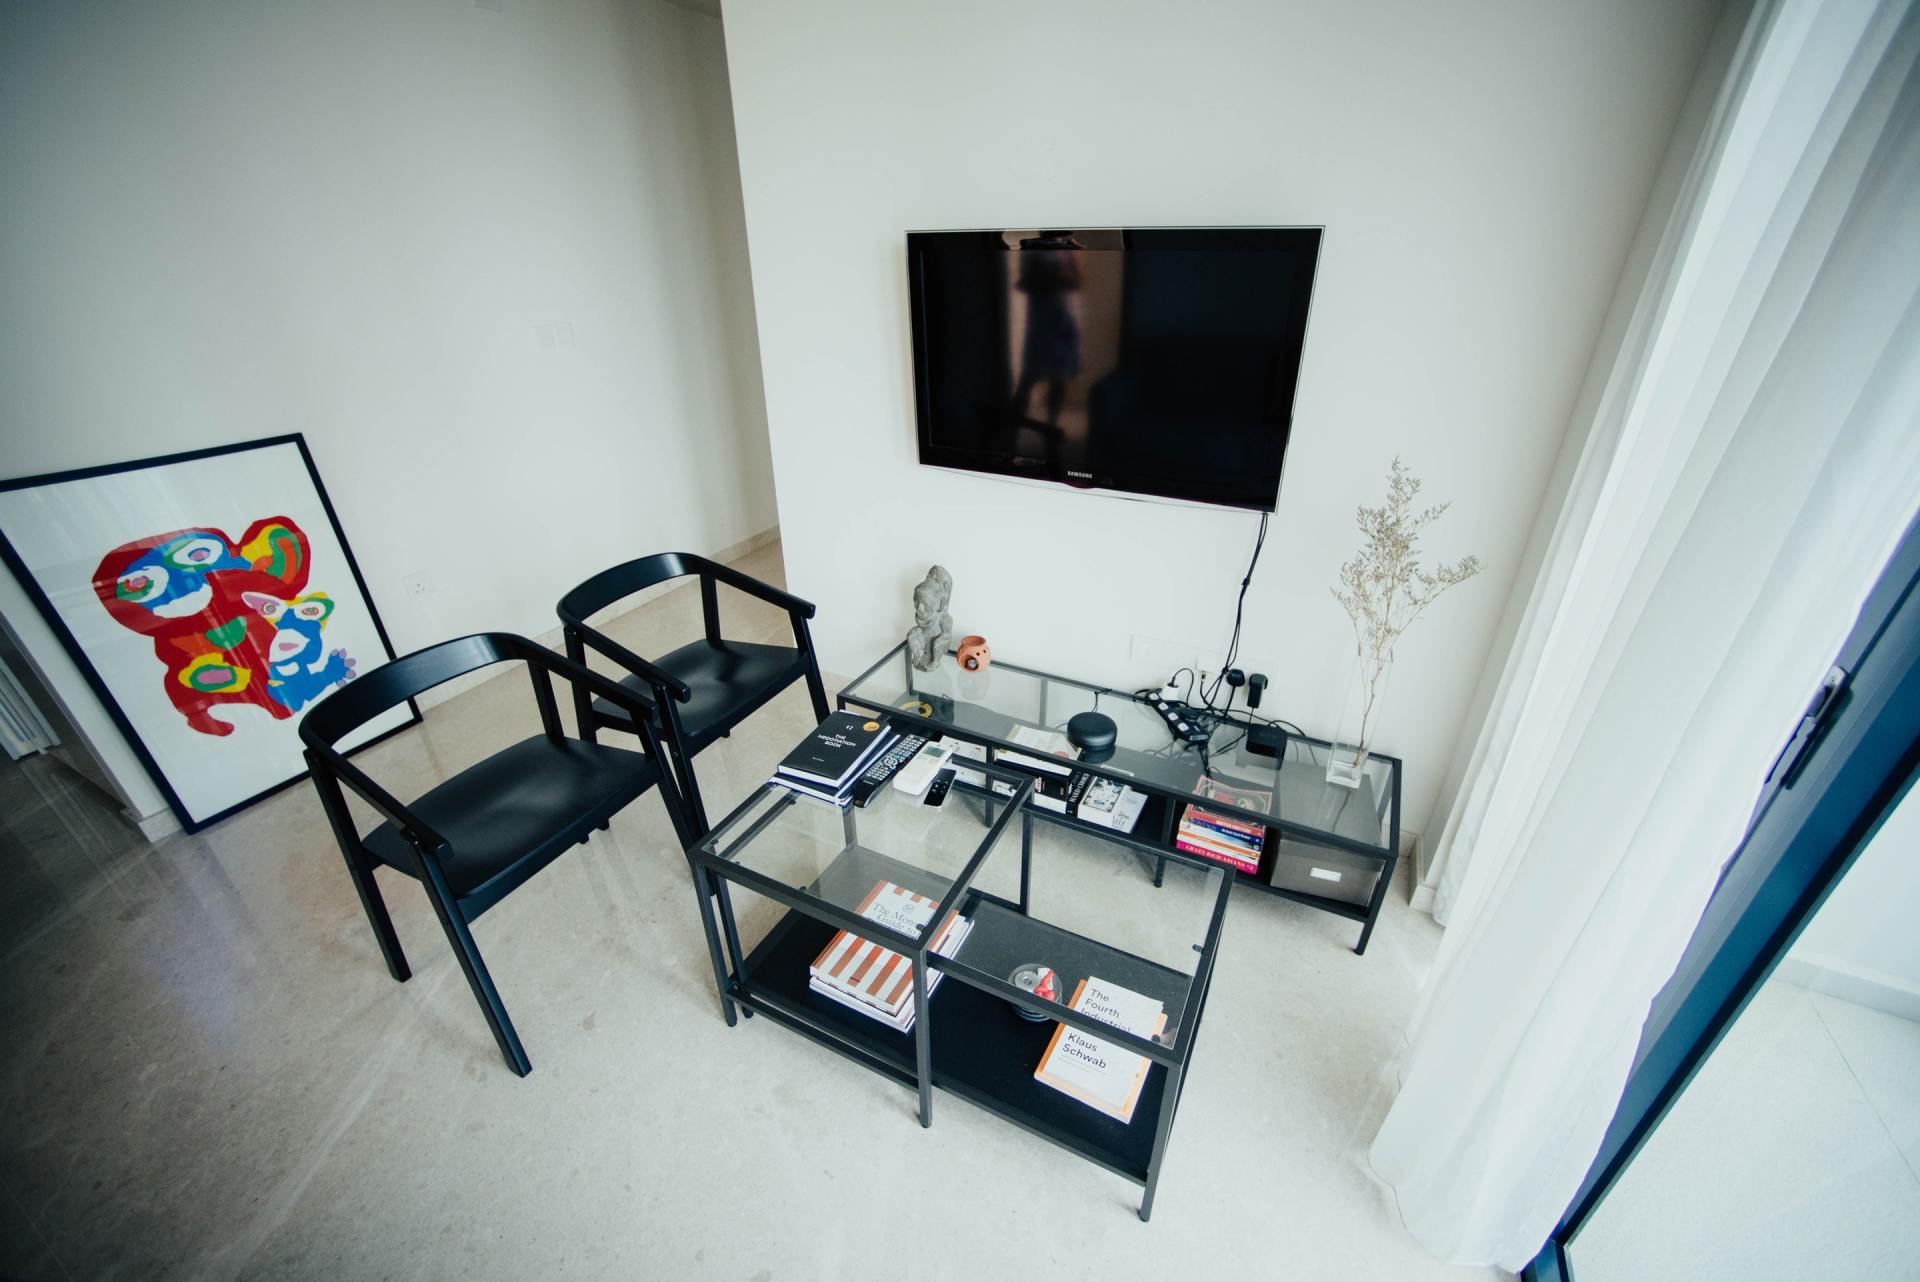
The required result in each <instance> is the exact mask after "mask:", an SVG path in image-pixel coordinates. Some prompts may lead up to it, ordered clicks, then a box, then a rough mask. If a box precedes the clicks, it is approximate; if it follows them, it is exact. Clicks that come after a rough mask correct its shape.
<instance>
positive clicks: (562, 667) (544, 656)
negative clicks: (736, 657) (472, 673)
mask: <svg viewBox="0 0 1920 1282" xmlns="http://www.w3.org/2000/svg"><path fill="white" fill-rule="evenodd" d="M580 630H581V632H583V633H586V634H588V635H593V631H592V629H591V628H582V629H580ZM583 639H584V638H583ZM526 644H527V649H526V651H525V653H523V654H521V655H520V658H522V659H524V660H525V661H526V662H528V663H531V664H532V665H533V666H534V667H536V668H542V669H544V670H546V671H548V672H551V673H553V674H554V675H555V676H558V677H562V678H565V679H566V680H568V681H571V682H573V684H575V685H579V686H585V687H586V688H587V689H589V690H591V691H593V692H594V693H595V694H597V695H599V696H600V697H602V698H604V699H611V700H613V702H615V703H617V704H619V705H620V706H621V707H623V708H625V709H626V710H627V711H629V712H631V713H633V714H634V716H635V717H637V718H639V719H640V720H641V721H645V722H652V721H654V720H655V719H656V718H657V717H658V715H659V714H658V711H657V710H656V709H655V707H654V703H653V700H652V699H649V698H648V697H647V696H646V695H644V694H641V693H640V692H639V691H638V690H634V689H630V688H629V687H627V686H623V685H621V684H620V683H619V682H618V681H611V680H609V679H607V678H606V677H603V676H601V675H600V674H599V673H598V672H595V671H594V670H593V669H592V668H589V667H588V666H587V665H586V664H584V663H575V662H574V661H573V660H572V659H569V658H567V657H566V656H565V655H559V654H555V653H554V652H553V651H551V650H549V649H547V648H546V647H545V646H539V645H535V644H533V643H532V642H531V641H529V642H527V643H526ZM607 644H608V645H610V646H613V648H614V649H616V650H619V649H620V647H619V646H618V645H614V643H613V642H611V641H608V642H607ZM598 648H599V647H597V646H596V647H595V649H598ZM622 653H624V651H622ZM607 657H608V658H610V659H614V660H615V661H616V662H624V661H623V660H620V658H619V656H618V655H608V656H607ZM635 657H636V659H637V660H638V661H639V662H641V663H646V660H644V659H638V656H635ZM646 666H648V667H650V668H651V667H652V666H653V665H652V664H646ZM655 671H658V669H655ZM640 675H642V676H645V675H646V674H645V673H641V674H640ZM661 675H662V676H666V674H665V673H661ZM668 679H669V680H671V679H672V678H668ZM674 684H676V685H680V688H681V689H683V690H685V689H686V686H684V685H681V683H679V682H675V683H674ZM687 693H688V695H689V696H690V695H691V694H692V693H693V692H692V691H690V690H689V691H688V692H687Z"/></svg>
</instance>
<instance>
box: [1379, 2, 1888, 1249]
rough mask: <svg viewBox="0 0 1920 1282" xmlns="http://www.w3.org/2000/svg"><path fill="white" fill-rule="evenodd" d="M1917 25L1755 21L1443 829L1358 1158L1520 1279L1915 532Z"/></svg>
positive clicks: (1862, 20)
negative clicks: (1387, 1089) (1415, 1007)
mask: <svg viewBox="0 0 1920 1282" xmlns="http://www.w3.org/2000/svg"><path fill="white" fill-rule="evenodd" d="M1917 59H1920V22H1917V21H1916V15H1915V13H1914V12H1913V11H1912V6H1910V5H1909V4H1908V3H1904V2H1903V3H1898V4H1894V3H1882V4H1878V5H1875V4H1872V3H1831V2H1830V3H1824V4H1823V3H1819V0H1777V2H1775V3H1770V4H1762V5H1761V6H1760V7H1759V8H1758V9H1757V10H1756V11H1755V12H1754V13H1753V14H1752V15H1751V16H1750V18H1749V19H1748V22H1747V25H1746V28H1745V30H1744V31H1743V33H1742V34H1741V36H1740V43H1739V47H1738V48H1737V50H1736V51H1735V53H1734V55H1733V60H1732V66H1731V69H1730V72H1729V74H1728V76H1727V80H1726V83H1725V85H1724V87H1723V88H1722V89H1721V91H1720V93H1719V96H1718V98H1717V99H1716V101H1715V103H1714V106H1713V110H1712V114H1711V117H1710V119H1709V121H1708V123H1707V126H1706V128H1705V130H1704V133H1703V136H1702V138H1701V140H1700V142H1699V144H1698V148H1697V153H1696V154H1695V156H1694V157H1693V159H1692V162H1691V164H1690V165H1689V167H1688V170H1687V173H1686V177H1685V180H1684V181H1683V183H1682V184H1681V189H1680V193H1679V199H1678V201H1677V203H1676V207H1675V209H1674V212H1673V214H1672V216H1671V219H1670V220H1669V222H1668V225H1667V228H1666V230H1665V233H1664V235H1663V236H1662V237H1661V241H1660V244H1659V247H1658V249H1657V250H1656V252H1655V254H1654V255H1653V259H1652V262H1651V267H1650V270H1649V272H1648V279H1647V283H1646V286H1645V289H1644V291H1643V295H1642V297H1641V299H1640V300H1639V303H1638V305H1637V306H1636V308H1635V310H1634V314H1633V317H1632V320H1631V322H1630V323H1629V325H1628V328H1627V331H1626V334H1625V337H1624V340H1623V342H1622V344H1621V349H1620V354H1619V358H1618V362H1617V366H1616V368H1615V370H1614V371H1613V373H1612V375H1611V376H1610V378H1609V380H1608V382H1607V385H1606V389H1605V392H1604V394H1603V395H1602V396H1601V397H1600V399H1599V404H1598V407H1597V411H1596V415H1595V420H1594V422H1593V425H1592V427H1591V430H1590V431H1589V433H1588V434H1587V436H1586V439H1585V443H1584V446H1583V453H1582V455H1581V457H1580V461H1579V463H1578V465H1577V468H1576V470H1575V472H1574V475H1573V479H1572V483H1571V487H1570V489H1569V492H1568V496H1567V500H1566V503H1565V506H1564V509H1563V511H1562V513H1561V515H1560V518H1559V521H1558V524H1557V526H1556V528H1555V530H1554V534H1553V537H1552V542H1551V544H1550V546H1549V547H1548V549H1547V552H1546V555H1545V558H1544V561H1543V563H1542V566H1541V569H1540V572H1539V575H1538V578H1537V580H1536V583H1535V586H1534V592H1533V596H1532V599H1531V601H1530V604H1529V606H1528V609H1527V613H1526V615H1525V617H1524V619H1523V622H1522V625H1521V627H1520V630H1519V633H1518V634H1517V637H1516V640H1515V643H1514V647H1513V651H1512V656H1511V658H1510V659H1509V660H1508V663H1507V667H1506V670H1505V672H1504V674H1503V677H1502V680H1501V685H1500V688H1499V690H1498V692H1497V693H1496V696H1495V698H1494V701H1493V706H1492V710H1491V712H1490V715H1489V718H1488V722H1487V728H1486V730H1485V731H1484V732H1483V735H1482V737H1481V741H1480V743H1479V745H1478V746H1477V747H1476V750H1475V754H1474V761H1473V764H1472V766H1471V768H1470V773H1469V777H1468V778H1467V780H1466V782H1465V784H1464V786H1463V788H1462V790H1461V793H1460V796H1459V799H1458V801H1457V803H1456V805H1455V808H1454V810H1453V812H1452V814H1451V816H1450V818H1449V820H1448V822H1447V824H1446V826H1445V829H1444V830H1443V842H1442V846H1443V853H1445V854H1446V855H1447V859H1446V864H1445V870H1444V873H1443V876H1442V879H1441V890H1442V899H1443V902H1444V903H1445V904H1446V905H1447V907H1448V909H1449V923H1448V931H1447V936H1446V939H1445V941H1444V943H1443V946H1442V949H1441V953H1440V957H1439V959H1438V962H1437V964H1436V967H1435V972H1434V975H1433V978H1432V980H1431V981H1430V983H1429V985H1428V988H1427V991H1426V994H1425V997H1424V999H1423V1005H1422V1009H1421V1013H1420V1015H1419V1016H1418V1017H1417V1018H1416V1020H1415V1023H1414V1027H1413V1029H1412V1030H1411V1032H1410V1037H1411V1045H1410V1049H1409V1052H1408V1055H1407V1059H1406V1062H1405V1064H1404V1066H1403V1079H1402V1084H1401V1088H1400V1091H1399V1094H1398V1095H1397V1096H1396V1098H1395V1100H1394V1103H1393V1106H1392V1109H1391V1111H1390V1112H1389V1114H1388V1116H1387V1118H1386V1121H1385V1123H1384V1124H1383V1126H1382V1127H1381V1130H1380V1132H1379V1135H1378V1136H1377V1137H1376V1139H1375V1141H1374V1145H1373V1149H1372V1161H1373V1166H1374V1169H1375V1170H1376V1172H1378V1173H1379V1174H1380V1175H1381V1177H1382V1178H1384V1179H1385V1180H1387V1181H1388V1182H1389V1183H1391V1184H1392V1185H1393V1186H1394V1188H1395V1191H1396V1193H1397V1194H1398V1197H1399V1200H1400V1209H1401V1213H1402V1215H1403V1216H1404V1217H1405V1219H1406V1222H1407V1225H1408V1227H1409V1228H1410V1229H1411V1230H1412V1231H1413V1233H1414V1234H1415V1236H1416V1237H1418V1238H1419V1239H1420V1240H1421V1241H1422V1242H1423V1243H1424V1244H1425V1245H1426V1246H1427V1247H1428V1248H1429V1249H1430V1250H1431V1251H1433V1252H1434V1253H1435V1254H1437V1255H1440V1256H1442V1257H1444V1258H1447V1259H1451V1260H1455V1261H1459V1262H1461V1263H1497V1264H1500V1265H1503V1266H1505V1267H1508V1268H1518V1267H1520V1266H1521V1265H1522V1264H1524V1263H1525V1262H1526V1261H1527V1260H1528V1259H1529V1258H1531V1256H1532V1255H1533V1254H1534V1252H1535V1251H1536V1249H1537V1248H1538V1247H1539V1246H1540V1244H1541V1243H1542V1242H1543V1241H1544V1240H1545V1238H1546V1236H1547V1234H1548V1233H1549V1232H1550V1231H1551V1229H1552V1227H1553V1224H1554V1222H1555V1221H1556V1219H1557V1218H1558V1216H1559V1214H1560V1212H1561V1211H1562V1210H1563V1209H1564V1207H1565V1206H1566V1203H1567V1202H1568V1200H1569V1199H1570V1198H1571V1197H1572V1195H1573V1193H1574V1192H1575V1190H1576V1189H1577V1187H1578V1185H1579V1183H1580V1180H1581V1178H1582V1176H1583V1175H1584V1174H1585V1172H1586V1169H1587V1166H1588V1164H1589V1163H1590V1162H1591V1160H1592V1157H1593V1154H1594V1153H1595V1151H1596V1150H1597V1149H1598V1146H1599V1142H1600V1138H1601V1135H1602V1133H1603V1132H1604V1130H1605V1127H1606V1125H1607V1122H1608V1120H1609V1119H1610V1118H1611V1116H1612V1113H1613V1109H1614V1106H1615V1105H1616V1103H1617V1102H1618V1099H1619V1094H1620V1088H1621V1086H1622V1084H1623V1083H1624V1081H1625V1078H1626V1073H1627V1070H1628V1067H1629V1065H1630V1063H1631V1061H1632V1056H1633V1053H1634V1049H1635V1046H1636V1044H1637V1042H1638V1039H1639V1034H1640V1028H1641V1025H1642V1023H1643V1022H1644V1020H1645V1018H1646V1013H1647V1009H1648V1006H1649V1004H1650V1002H1651V1001H1652V999H1653V996H1654V994H1655V993H1656V992H1657V991H1658V990H1659V988H1660V986H1661V984H1662V983H1663V982H1664V981H1665V980H1666V978H1667V976H1668V975H1669V974H1670V973H1671V972H1672V969H1673V966H1674V965H1675V963H1676V962H1677V960H1678V958H1679V955H1680V953H1681V951H1682V949H1683V948H1684V947H1685V945H1686V941H1687V938H1688V936H1689V935H1690V934H1691V932H1692V930H1693V927H1694V925H1695V923H1696V922H1697V921H1698V919H1699V915H1700V912H1701V910H1702V908H1703V907H1704V906H1705V903H1706V900H1707V898H1708V896H1709V895H1710V894H1711V892H1712V889H1713V886H1714V883H1715V879H1716V877H1717V874H1718V871H1719V868H1720V865H1721V863H1722V861H1723V860H1724V859H1725V858H1726V857H1727V855H1728V854H1730V853H1731V852H1732V851H1733V849H1734V847H1735V845H1736V844H1737V842H1738V840H1739V838H1740V836H1741V833H1742V831H1743V829H1744V827H1745V823H1746V819H1747V815H1748V813H1749V811H1750V809H1751V807H1752V804H1753V802H1754V801H1755V799H1756V798H1757V796H1758V793H1759V790H1760V787H1761V784H1762V780H1763V776H1764V774H1765V771H1766V768H1767V766H1768V764H1769V763H1770V761H1771V760H1772V757H1773V754H1774V752H1775V751H1776V749H1777V748H1778V747H1779V745H1780V743H1781V742H1783V741H1784V739H1785V737H1786V734H1787V732H1788V730H1789V728H1790V727H1791V726H1792V724H1793V723H1794V721H1795V720H1796V718H1797V717H1798V715H1799V713H1800V712H1801V710H1802V709H1803V708H1804V707H1805V704H1806V701H1807V699H1808V697H1809V696H1810V695H1811V693H1812V691H1813V690H1814V688H1815V687H1816V686H1817V685H1818V684H1819V682H1820V679H1821V678H1822V677H1823V675H1824V674H1825V672H1826V669H1827V667H1828V664H1829V662H1830V660H1831V658H1832V656H1833V655H1834V653H1835V652H1836V651H1837V649H1838V647H1839V644H1840V642H1841V640H1842V639H1843V638H1844V636H1845V635H1846V632H1847V629H1848V627H1849V625H1850V623H1851V621H1852V617H1853V615H1854V613H1855V611H1856V610H1857V609H1858V607H1859V604H1860V601H1861V600H1862V598H1863V597H1864V595H1865V593H1866V590H1867V589H1868V587H1869V586H1870V585H1871V584H1872V582H1873V580H1874V578H1875V576H1876V574H1877V573H1878V571H1879V569H1880V568H1881V566H1882V565H1883V564H1884V563H1885V560H1886V557H1887V555H1888V554H1889V552H1890V551H1891V550H1892V547H1893V545H1894V543H1895V542H1896V541H1897V539H1898V538H1899V536H1900V534H1901V532H1902V530H1903V529H1904V528H1905V526H1906V524H1907V523H1908V522H1909V521H1910V520H1911V519H1912V518H1913V516H1914V514H1915V511H1916V508H1917V507H1920V78H1917V73H1916V63H1917Z"/></svg>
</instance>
